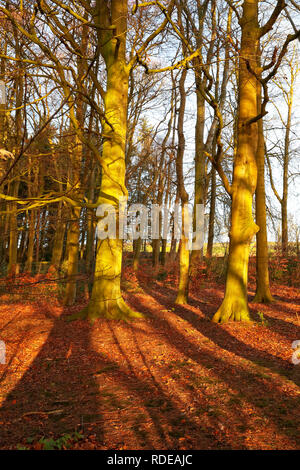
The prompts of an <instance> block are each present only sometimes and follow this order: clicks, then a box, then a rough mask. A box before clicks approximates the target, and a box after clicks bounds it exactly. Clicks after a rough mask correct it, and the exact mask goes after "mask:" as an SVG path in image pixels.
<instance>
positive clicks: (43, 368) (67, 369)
mask: <svg viewBox="0 0 300 470" xmlns="http://www.w3.org/2000/svg"><path fill="white" fill-rule="evenodd" d="M68 313H70V311H69V309H67V310H65V311H63V315H62V316H64V315H65V314H68ZM35 314H38V315H39V316H44V317H45V318H47V319H48V320H51V321H52V329H51V331H50V333H49V336H48V338H47V340H46V342H45V344H44V345H43V346H42V348H41V349H40V351H39V353H38V355H37V356H36V357H35V359H34V360H33V362H32V363H31V364H30V367H29V368H28V369H27V371H26V372H25V374H24V375H23V376H22V378H21V379H20V380H19V382H18V383H17V385H16V386H15V387H14V389H13V390H12V391H11V392H10V393H9V394H8V396H7V397H6V400H5V402H4V403H3V406H2V408H1V410H0V413H1V419H0V420H1V421H2V422H3V425H2V426H1V436H0V447H1V448H15V447H16V446H17V445H18V444H22V445H23V444H26V439H30V441H31V440H33V439H34V441H38V440H39V439H40V438H41V437H45V438H50V437H53V438H54V439H57V438H59V437H61V436H63V435H64V434H72V433H73V432H74V431H80V432H82V433H83V435H86V433H88V432H89V429H90V425H92V429H93V433H94V434H96V441H97V446H98V447H97V448H99V446H100V448H111V445H110V442H109V439H110V436H109V429H110V426H112V428H111V429H112V430H113V427H114V426H113V424H111V423H108V425H107V424H106V423H105V424H106V425H105V428H106V431H105V432H104V430H103V427H102V426H103V425H104V419H103V413H102V412H101V409H103V408H101V407H103V405H104V402H105V399H110V400H112V401H113V405H114V409H113V411H110V412H109V413H113V414H114V416H115V413H114V412H115V411H116V410H117V409H118V411H117V414H118V413H119V414H120V413H122V404H121V402H122V399H120V400H118V390H120V389H121V387H123V388H125V389H126V390H127V391H128V392H129V393H130V394H132V395H133V396H135V398H136V401H135V404H134V407H136V408H137V409H138V407H142V408H143V409H144V413H145V414H147V415H148V416H149V418H150V420H151V427H152V428H153V429H152V431H151V432H149V433H148V434H146V433H144V432H143V430H141V429H140V425H141V424H143V419H144V418H143V417H139V415H138V413H137V414H136V416H134V413H133V416H132V417H131V420H132V423H131V425H132V429H133V432H134V434H135V435H136V441H137V442H140V444H138V448H149V449H153V448H166V449H175V448H179V446H180V441H179V440H178V439H179V436H178V435H176V432H175V435H172V429H174V421H176V422H180V421H181V420H182V419H184V420H185V431H186V432H187V433H189V434H192V433H195V432H197V431H198V430H197V426H196V425H195V423H194V422H193V420H189V419H188V418H187V417H186V416H185V415H184V413H183V412H182V410H181V409H180V407H179V406H178V403H176V401H175V400H173V398H172V397H169V396H168V394H167V393H165V392H164V390H163V388H162V387H161V386H160V384H159V383H158V382H157V380H155V377H154V375H153V374H152V373H151V371H150V368H149V366H148V364H147V361H146V358H145V357H144V355H143V353H142V351H141V349H140V347H139V345H138V342H137V341H135V350H134V355H135V357H134V358H132V357H130V354H132V351H129V352H127V350H126V347H124V346H123V345H122V344H121V341H120V340H119V339H118V334H117V333H116V331H115V328H116V325H115V324H114V322H109V321H107V322H106V321H103V320H101V321H100V322H102V323H101V328H102V329H100V338H101V337H102V336H101V335H103V327H104V329H106V330H107V329H108V330H109V331H110V338H109V341H110V342H111V343H114V344H115V345H116V347H117V348H118V350H119V353H120V356H121V360H118V361H114V360H113V359H112V358H111V357H110V356H109V355H106V354H104V353H103V354H102V353H101V352H100V353H99V352H97V351H95V350H94V348H93V347H92V346H91V334H92V330H93V327H92V326H90V325H89V324H88V323H87V322H82V321H76V322H72V323H66V322H65V321H64V319H63V318H61V317H57V316H55V315H53V314H52V312H51V309H50V308H47V307H46V306H45V305H44V304H43V305H42V306H41V307H40V306H37V305H36V306H35V312H34V313H33V315H32V316H33V318H34V316H35ZM128 328H130V331H131V332H132V331H133V330H132V327H131V326H128ZM98 339H99V336H98ZM137 358H138V359H140V360H141V361H142V363H143V364H144V366H145V368H146V369H147V372H148V378H145V377H141V376H140V375H139V374H138V373H137V371H136V370H135V360H136V359H137ZM124 363H125V364H126V365H127V367H128V369H129V372H127V371H126V367H124V365H123V364H124ZM106 368H107V369H108V374H113V375H114V374H117V377H116V378H117V384H118V390H116V393H115V396H114V394H112V393H107V394H106V395H101V391H100V390H99V381H98V379H99V377H101V378H102V377H103V375H102V371H105V370H106ZM99 370H100V374H101V375H100V376H99V375H98V376H97V373H98V371H99ZM110 371H111V372H110ZM8 373H9V371H8ZM110 377H111V379H113V377H112V376H110ZM137 404H138V407H137ZM119 405H120V407H119ZM162 408H163V411H162ZM106 411H107V410H106ZM109 413H108V414H109ZM162 416H163V418H162ZM120 422H121V423H122V417H121V415H120ZM124 426H125V427H126V424H124ZM170 429H171V431H170ZM107 430H108V431H107ZM153 430H154V432H153ZM169 431H170V432H169ZM197 439H198V440H199V441H201V443H202V444H201V445H202V448H224V447H225V448H230V446H229V444H228V445H227V444H226V443H225V444H224V442H223V441H222V440H221V441H220V440H219V439H218V438H217V437H216V436H213V435H212V434H211V433H209V432H208V431H205V430H202V435H201V436H197ZM105 441H106V442H105ZM121 444H122V443H121ZM123 444H126V442H125V443H123Z"/></svg>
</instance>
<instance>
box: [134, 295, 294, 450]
mask: <svg viewBox="0 0 300 470" xmlns="http://www.w3.org/2000/svg"><path fill="white" fill-rule="evenodd" d="M153 297H154V298H159V297H160V296H159V295H158V294H157V291H156V292H155V296H153ZM160 301H161V299H160ZM161 304H162V305H164V302H163V301H162V302H161ZM139 308H140V310H143V308H144V307H143V304H141V305H140V306H139ZM175 314H176V315H179V316H180V317H181V318H183V319H185V320H187V318H186V317H187V316H188V317H189V318H190V316H191V314H192V312H191V311H186V309H185V308H184V307H177V308H176V310H175ZM192 315H193V314H192ZM187 321H188V320H187ZM159 322H160V323H165V324H166V325H165V330H166V334H165V340H166V341H167V342H168V343H169V344H170V345H172V346H173V347H175V348H176V349H177V350H178V351H179V352H180V353H181V354H182V355H183V357H189V358H190V359H192V360H193V361H195V362H196V363H198V364H199V365H201V366H204V367H205V368H207V369H210V370H213V373H214V374H215V375H217V376H218V377H219V378H220V379H221V380H222V381H223V382H224V383H226V384H227V385H228V388H235V389H236V390H237V391H238V392H239V394H240V396H241V405H239V406H238V405H236V404H235V407H236V416H237V420H240V419H241V420H242V421H243V419H246V417H245V415H244V413H243V406H245V401H246V402H248V403H250V404H252V405H254V406H259V407H261V406H262V408H260V413H261V415H263V416H265V417H266V418H267V419H268V421H269V422H271V423H273V424H274V426H275V427H277V428H278V431H280V432H281V433H284V434H286V435H287V436H288V438H289V439H292V440H294V442H295V443H298V444H297V445H299V438H298V437H295V436H293V437H291V433H290V424H291V423H290V421H291V420H290V419H288V418H286V417H285V416H283V417H282V419H278V413H277V410H278V408H279V409H281V410H284V411H286V410H287V414H289V417H290V416H292V418H293V422H292V428H293V430H295V429H296V430H298V429H299V425H300V417H299V414H298V413H297V409H298V403H297V400H296V399H295V398H292V397H288V396H285V395H284V394H283V393H282V390H280V389H278V386H277V385H276V383H275V382H274V381H273V379H272V378H271V377H270V381H269V383H266V381H265V377H264V376H263V375H261V374H260V373H259V371H256V370H253V371H251V370H249V368H246V367H245V368H243V367H242V366H241V365H240V364H236V361H235V363H234V366H233V364H232V363H230V361H228V362H227V361H226V359H222V355H219V356H215V355H214V354H213V353H211V351H208V350H207V349H206V348H205V346H204V348H203V349H202V350H201V349H200V350H199V347H197V346H196V345H195V344H193V343H191V342H189V341H188V339H187V338H186V337H185V336H184V335H183V334H182V333H181V332H180V331H178V330H175V329H174V328H173V327H172V333H171V334H170V332H169V333H168V330H170V327H169V325H168V321H167V320H164V319H160V320H159ZM205 323H208V322H205V320H204V321H203V320H202V321H200V322H199V321H198V320H195V321H194V324H193V326H194V327H195V328H196V329H197V330H198V331H199V332H201V333H202V334H203V335H204V336H206V337H208V338H210V339H211V340H212V341H213V342H215V343H216V344H218V345H219V346H220V347H222V348H223V349H227V350H229V351H235V353H236V354H237V355H238V356H240V357H247V358H249V360H251V361H252V362H254V363H255V358H254V357H253V355H252V354H251V355H250V354H247V353H245V351H244V350H243V349H242V351H240V350H237V349H236V346H237V343H235V341H233V338H230V339H229V340H230V344H229V345H228V343H227V342H228V336H227V334H225V335H224V336H223V335H222V332H220V331H219V332H217V329H218V328H219V330H220V327H218V326H217V325H209V326H208V327H207V328H206V327H204V325H205ZM200 324H201V326H200ZM209 327H211V330H214V332H213V334H212V331H210V328H209ZM223 333H226V332H224V331H223ZM229 336H230V335H229ZM242 344H243V343H241V342H238V345H239V348H240V346H241V345H242ZM230 345H231V346H233V347H230ZM228 346H229V347H228ZM244 346H246V345H244ZM240 349H241V348H240ZM250 351H251V349H250ZM247 352H248V351H247ZM252 352H253V351H251V353H252ZM257 354H258V353H257V352H256V357H257ZM220 356H221V357H220ZM283 362H284V361H283ZM266 367H268V366H266ZM269 367H270V364H269ZM272 369H276V370H278V367H277V366H274V360H273V363H272V367H271V370H272ZM279 370H280V371H281V369H279ZM242 401H243V404H242ZM274 410H275V411H274ZM285 424H287V426H286V427H285ZM297 435H298V431H297ZM247 445H248V443H247ZM245 447H246V445H245V443H244V447H243V448H245Z"/></svg>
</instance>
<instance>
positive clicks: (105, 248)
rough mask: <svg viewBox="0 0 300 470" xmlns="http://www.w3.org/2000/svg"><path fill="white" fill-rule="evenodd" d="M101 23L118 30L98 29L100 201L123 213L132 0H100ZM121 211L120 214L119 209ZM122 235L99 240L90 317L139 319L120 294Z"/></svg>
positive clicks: (125, 195)
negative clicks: (101, 67)
mask: <svg viewBox="0 0 300 470" xmlns="http://www.w3.org/2000/svg"><path fill="white" fill-rule="evenodd" d="M98 7H99V19H98V21H99V24H102V23H104V26H108V25H109V24H110V22H112V24H114V25H115V26H116V29H115V30H111V29H110V30H106V31H105V28H104V29H103V30H102V31H100V32H99V35H100V38H99V40H100V46H101V54H102V56H103V58H104V61H105V65H106V73H107V75H106V77H107V80H106V93H105V98H104V108H105V116H106V119H107V121H105V122H104V123H103V136H104V139H103V147H102V159H101V163H102V168H103V169H104V171H103V175H102V182H101V193H100V197H99V199H98V205H100V204H103V203H109V204H112V205H114V206H115V208H116V212H117V211H118V206H119V201H120V199H121V198H123V197H127V190H126V188H125V144H126V132H127V100H128V81H129V67H128V66H127V64H126V59H125V45H126V30H127V14H128V12H127V1H125V0H118V1H114V2H112V3H111V5H110V6H108V4H104V2H101V1H100V0H99V1H98ZM117 213H118V212H117ZM122 245H123V243H122V239H120V237H118V235H117V237H116V239H109V238H107V239H105V240H98V244H97V254H96V267H95V277H94V284H93V289H92V293H91V298H90V302H89V305H88V307H87V308H86V309H85V310H84V311H83V312H82V313H83V314H84V315H87V317H88V318H89V319H90V320H95V319H96V318H99V317H105V318H118V319H128V318H130V317H140V316H141V314H138V313H137V312H134V311H133V310H131V309H130V307H129V306H128V305H127V304H126V303H125V301H124V300H123V298H122V294H121V286H120V281H121V267H122Z"/></svg>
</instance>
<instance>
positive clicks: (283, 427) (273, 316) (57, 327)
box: [0, 267, 300, 449]
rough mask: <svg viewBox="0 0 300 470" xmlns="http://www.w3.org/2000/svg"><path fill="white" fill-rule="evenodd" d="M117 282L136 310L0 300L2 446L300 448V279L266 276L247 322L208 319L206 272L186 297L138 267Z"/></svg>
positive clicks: (211, 303)
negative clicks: (91, 319) (114, 317)
mask: <svg viewBox="0 0 300 470" xmlns="http://www.w3.org/2000/svg"><path fill="white" fill-rule="evenodd" d="M123 284H124V285H123V288H124V289H125V294H124V296H125V298H126V300H127V301H128V302H129V304H130V305H131V306H132V307H133V308H134V309H136V310H138V311H140V312H143V313H144V314H145V318H144V319H141V320H137V321H134V322H130V323H124V322H118V321H106V320H98V321H97V322H95V323H94V324H93V325H91V324H89V323H88V322H85V321H74V322H71V323H67V322H66V321H65V317H66V316H67V315H69V314H71V313H74V312H77V311H78V310H80V309H81V308H82V307H83V306H84V302H81V304H76V306H74V307H70V308H64V307H62V306H61V304H60V303H59V302H58V301H57V300H55V298H54V297H53V298H51V296H50V297H49V296H48V297H46V296H45V297H43V296H42V295H41V296H40V298H39V300H36V299H24V298H23V299H21V298H18V297H13V296H9V295H7V296H5V295H4V296H2V297H1V298H0V339H1V340H3V341H5V343H6V347H7V358H6V364H5V365H0V381H1V385H0V405H1V406H2V407H1V410H0V448H1V449H4V448H5V449H7V448H10V449H22V448H31V449H43V448H50V449H51V448H68V447H69V448H72V449H297V448H298V449H299V446H300V439H299V438H300V436H299V429H300V388H299V384H300V365H294V364H293V363H292V361H291V358H292V353H293V350H292V347H291V344H292V342H293V341H295V340H298V339H299V340H300V324H299V317H300V293H299V289H296V288H295V287H288V286H286V285H280V284H273V285H272V291H273V294H274V296H275V302H274V303H273V304H272V305H270V306H264V305H258V304H250V308H251V315H252V319H253V320H254V321H253V323H251V324H243V323H228V324H225V325H216V324H213V323H212V322H211V321H210V320H211V318H212V316H213V314H214V312H215V311H216V309H217V307H218V306H219V304H220V302H221V300H222V297H223V292H224V286H223V285H220V284H219V283H216V282H215V281H214V280H211V279H205V277H204V278H203V279H202V281H201V283H200V285H199V283H192V285H191V296H190V303H189V305H187V306H184V307H181V306H180V307H179V306H174V299H175V296H176V285H175V284H176V283H175V281H174V279H172V277H171V278H170V277H168V278H166V279H164V280H157V279H153V278H151V276H150V274H149V268H147V267H144V268H141V271H140V275H139V279H136V278H135V277H134V275H133V274H131V275H127V278H126V276H125V282H124V283H123ZM253 289H254V286H253V285H251V284H250V290H249V299H250V300H251V297H252V296H253V294H254V292H253ZM298 314H299V317H298Z"/></svg>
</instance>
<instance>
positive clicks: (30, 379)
mask: <svg viewBox="0 0 300 470" xmlns="http://www.w3.org/2000/svg"><path fill="white" fill-rule="evenodd" d="M32 308H33V309H34V312H33V315H32V317H33V319H34V317H35V315H37V316H38V317H44V318H47V319H48V320H51V322H52V328H51V331H50V332H49V335H48V337H47V340H46V341H45V343H44V344H43V346H42V347H41V349H40V350H39V352H38V354H37V355H36V357H35V359H34V360H33V362H31V364H30V366H29V368H28V369H27V370H26V371H25V373H24V375H23V376H22V377H21V379H20V380H19V382H18V383H17V385H16V386H15V387H14V389H13V390H12V391H11V392H10V393H9V394H8V396H7V397H6V400H5V402H4V403H3V406H2V408H1V415H2V421H3V422H4V424H3V425H2V428H1V446H5V445H7V446H11V445H16V444H18V443H21V442H22V441H23V440H24V438H25V439H26V438H29V439H33V438H34V439H38V438H41V437H45V438H48V437H51V436H56V437H59V436H62V435H63V434H65V433H73V432H74V431H81V432H85V424H86V421H87V418H88V417H89V416H90V417H92V418H93V417H94V416H98V413H99V412H98V400H97V384H96V382H95V380H94V379H93V374H92V372H93V369H94V367H95V364H97V363H98V364H99V362H101V364H103V360H102V358H98V357H95V362H92V363H91V361H90V360H89V359H90V357H91V355H90V354H91V353H90V350H89V333H90V332H89V328H88V327H86V326H85V327H84V328H82V325H80V323H79V322H77V324H73V325H72V326H71V325H69V324H67V323H65V321H64V320H63V319H62V318H61V317H60V316H56V315H55V314H53V313H52V311H51V309H50V308H49V307H47V304H46V303H43V304H42V305H38V304H33V305H32ZM63 313H66V311H63ZM68 313H69V309H68ZM34 341H35V339H34V338H33V343H34ZM32 346H33V348H34V344H33V345H32ZM87 351H88V352H89V355H88V356H87V355H86V352H87ZM16 354H18V353H16ZM9 366H10V364H7V373H11V372H10V370H9ZM98 431H99V433H98V436H97V437H98V439H99V440H100V441H101V438H102V434H101V429H100V430H99V429H98Z"/></svg>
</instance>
